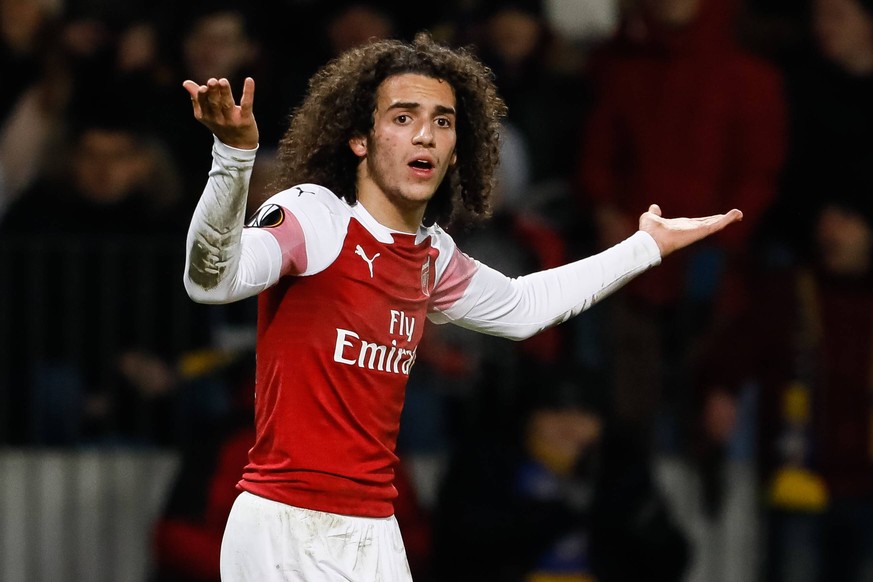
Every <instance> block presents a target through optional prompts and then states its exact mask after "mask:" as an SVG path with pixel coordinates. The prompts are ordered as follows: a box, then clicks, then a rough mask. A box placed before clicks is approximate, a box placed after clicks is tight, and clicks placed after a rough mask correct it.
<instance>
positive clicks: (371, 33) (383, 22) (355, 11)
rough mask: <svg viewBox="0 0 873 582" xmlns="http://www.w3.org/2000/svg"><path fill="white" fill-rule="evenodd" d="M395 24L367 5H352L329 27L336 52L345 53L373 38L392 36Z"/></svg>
mask: <svg viewBox="0 0 873 582" xmlns="http://www.w3.org/2000/svg"><path fill="white" fill-rule="evenodd" d="M393 34H394V26H393V24H392V22H391V20H389V19H388V17H387V16H385V15H384V14H382V13H381V12H379V11H377V10H376V9H374V8H370V7H368V6H365V5H356V6H352V7H350V8H348V9H346V10H345V11H343V12H342V13H340V14H339V15H337V16H336V18H334V19H333V20H332V21H331V22H330V23H329V24H328V28H327V36H328V39H329V41H330V46H331V50H333V52H334V54H340V53H344V52H345V51H347V50H349V49H352V48H354V47H356V46H361V45H363V44H365V43H367V42H369V41H371V40H373V39H380V38H390V37H391V36H392V35H393Z"/></svg>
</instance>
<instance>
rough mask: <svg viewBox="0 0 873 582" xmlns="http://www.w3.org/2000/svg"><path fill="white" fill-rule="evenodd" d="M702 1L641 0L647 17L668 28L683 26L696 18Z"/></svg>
mask: <svg viewBox="0 0 873 582" xmlns="http://www.w3.org/2000/svg"><path fill="white" fill-rule="evenodd" d="M702 1H703V0H642V2H643V6H644V8H645V9H646V11H647V12H648V13H649V15H650V16H651V17H652V18H654V19H655V20H656V21H658V22H660V23H662V24H666V25H668V26H683V25H685V24H688V23H689V22H691V21H692V20H694V17H695V16H697V10H698V8H699V7H700V3H701V2H702Z"/></svg>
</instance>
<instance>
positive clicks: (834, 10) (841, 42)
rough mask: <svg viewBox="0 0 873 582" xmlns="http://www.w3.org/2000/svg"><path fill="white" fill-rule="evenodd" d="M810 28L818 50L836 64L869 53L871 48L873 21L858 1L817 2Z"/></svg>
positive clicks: (872, 43) (825, 0)
mask: <svg viewBox="0 0 873 582" xmlns="http://www.w3.org/2000/svg"><path fill="white" fill-rule="evenodd" d="M813 27H814V31H815V36H816V40H817V42H818V46H819V49H820V50H821V51H822V53H824V55H825V56H826V57H827V58H828V59H831V60H834V61H836V62H838V63H844V62H851V61H852V60H853V59H854V57H855V56H856V55H858V54H862V55H863V54H869V51H870V48H871V46H873V18H871V17H870V15H869V14H867V13H866V12H865V11H864V9H863V8H862V7H861V5H860V4H859V3H858V2H857V0H816V1H815V2H813Z"/></svg>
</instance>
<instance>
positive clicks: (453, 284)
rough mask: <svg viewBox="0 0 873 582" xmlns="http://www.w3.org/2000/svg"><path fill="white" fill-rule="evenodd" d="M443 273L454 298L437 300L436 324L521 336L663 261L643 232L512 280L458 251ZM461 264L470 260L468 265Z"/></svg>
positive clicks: (579, 308) (552, 322)
mask: <svg viewBox="0 0 873 582" xmlns="http://www.w3.org/2000/svg"><path fill="white" fill-rule="evenodd" d="M451 261H452V262H454V263H458V264H456V265H455V266H449V267H447V269H446V270H445V272H444V274H443V276H444V277H446V278H449V279H451V278H453V279H455V280H454V281H447V282H446V286H447V287H448V288H450V289H451V291H450V292H449V294H450V295H453V296H451V297H450V298H449V299H448V300H447V301H446V300H444V301H442V303H441V302H440V301H439V300H438V301H437V302H435V303H434V308H433V311H432V312H431V313H430V314H429V318H430V319H431V321H434V322H435V323H454V324H456V325H459V326H461V327H465V328H468V329H472V330H475V331H479V332H482V333H487V334H490V335H497V336H502V337H506V338H509V339H513V340H523V339H527V338H529V337H531V336H532V335H535V334H537V333H539V332H541V331H543V330H544V329H547V328H549V327H552V326H554V325H557V324H559V323H562V322H564V321H567V320H568V319H569V318H571V317H573V316H575V315H578V314H579V313H581V312H582V311H584V310H585V309H588V308H589V307H591V306H592V305H594V304H595V303H597V302H598V301H600V300H601V299H603V298H604V297H606V296H608V295H609V294H611V293H613V292H614V291H616V290H618V289H619V288H621V287H622V286H623V285H625V284H626V283H627V282H629V281H630V280H631V279H633V278H634V277H636V276H637V275H639V274H640V273H642V272H644V271H646V270H648V269H650V268H651V267H653V266H655V265H658V264H660V262H661V254H660V251H659V250H658V245H657V243H656V242H655V240H654V239H653V238H652V237H651V236H650V235H649V234H648V233H645V232H642V231H639V232H637V233H636V234H634V235H633V236H631V237H630V238H628V239H627V240H625V241H623V242H621V243H619V244H617V245H615V246H614V247H612V248H609V249H607V250H605V251H603V252H601V253H598V254H596V255H593V256H590V257H588V258H585V259H582V260H579V261H575V262H573V263H569V264H567V265H563V266H561V267H557V268H554V269H549V270H546V271H539V272H537V273H533V274H531V275H526V276H524V277H518V278H516V279H511V278H509V277H507V276H506V275H503V274H502V273H499V272H498V271H496V270H494V269H492V268H490V267H488V266H486V265H483V264H482V263H480V262H478V261H475V260H473V259H470V258H469V257H467V256H466V255H463V254H462V253H460V252H456V253H455V256H454V258H453V259H451ZM462 263H467V264H466V266H464V265H463V264H462Z"/></svg>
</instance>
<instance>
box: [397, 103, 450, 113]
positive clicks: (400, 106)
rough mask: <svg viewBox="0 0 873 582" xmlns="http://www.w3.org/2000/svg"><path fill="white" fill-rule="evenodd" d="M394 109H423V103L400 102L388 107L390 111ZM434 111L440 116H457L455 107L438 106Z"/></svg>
mask: <svg viewBox="0 0 873 582" xmlns="http://www.w3.org/2000/svg"><path fill="white" fill-rule="evenodd" d="M392 109H421V103H416V102H414V101H398V102H397V103H392V104H391V105H390V106H388V111H391V110H392ZM434 109H435V110H436V113H437V114H438V115H457V112H456V111H455V108H454V107H448V106H446V105H437V106H436V107H435V108H434Z"/></svg>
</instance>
